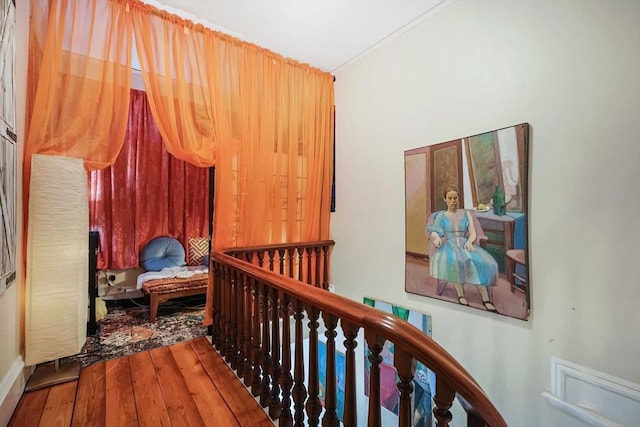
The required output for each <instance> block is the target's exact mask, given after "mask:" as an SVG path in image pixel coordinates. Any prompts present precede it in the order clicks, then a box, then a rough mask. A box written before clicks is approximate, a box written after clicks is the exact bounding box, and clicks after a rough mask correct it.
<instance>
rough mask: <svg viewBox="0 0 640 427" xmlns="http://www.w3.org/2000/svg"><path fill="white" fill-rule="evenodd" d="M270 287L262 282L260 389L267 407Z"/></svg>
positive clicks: (269, 391) (269, 357) (268, 389)
mask: <svg viewBox="0 0 640 427" xmlns="http://www.w3.org/2000/svg"><path fill="white" fill-rule="evenodd" d="M269 300H270V298H269V287H268V286H267V284H266V283H263V284H262V363H261V365H262V384H261V390H260V405H262V407H263V408H265V407H267V405H269V403H270V402H271V388H270V385H271V382H270V375H271V353H270V351H271V350H270V348H269V346H270V339H269V310H270V307H269V306H270V302H269Z"/></svg>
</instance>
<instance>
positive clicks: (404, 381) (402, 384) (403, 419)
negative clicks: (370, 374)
mask: <svg viewBox="0 0 640 427" xmlns="http://www.w3.org/2000/svg"><path fill="white" fill-rule="evenodd" d="M393 364H394V365H395V367H396V371H397V372H398V378H399V381H398V384H397V386H398V391H399V392H400V403H399V407H400V412H399V414H398V425H399V426H402V427H410V426H411V418H412V414H411V393H412V392H413V383H412V381H413V374H414V373H415V372H416V360H415V359H414V358H413V356H411V354H409V353H408V352H406V351H405V350H404V349H403V348H401V347H398V346H395V351H394V355H393Z"/></svg>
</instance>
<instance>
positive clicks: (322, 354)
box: [318, 341, 346, 422]
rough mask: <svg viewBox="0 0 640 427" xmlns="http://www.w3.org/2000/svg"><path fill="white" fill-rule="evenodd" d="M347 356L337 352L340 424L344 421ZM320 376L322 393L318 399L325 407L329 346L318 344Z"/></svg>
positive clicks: (337, 399)
mask: <svg viewBox="0 0 640 427" xmlns="http://www.w3.org/2000/svg"><path fill="white" fill-rule="evenodd" d="M345 362H346V360H345V355H344V353H342V352H340V351H337V350H336V387H337V392H336V401H337V402H336V403H337V404H336V412H337V413H338V419H339V420H340V422H342V421H344V420H343V417H344V386H345V377H344V373H345ZM318 376H319V377H320V378H319V380H320V391H319V393H318V397H319V398H320V403H322V406H324V401H325V390H326V388H327V344H325V343H324V342H322V341H319V342H318Z"/></svg>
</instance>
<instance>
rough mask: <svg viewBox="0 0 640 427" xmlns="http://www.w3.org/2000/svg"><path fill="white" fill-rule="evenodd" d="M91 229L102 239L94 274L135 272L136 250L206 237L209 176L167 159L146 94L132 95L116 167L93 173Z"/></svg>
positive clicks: (136, 91) (199, 170) (205, 170)
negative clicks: (161, 241)
mask: <svg viewBox="0 0 640 427" xmlns="http://www.w3.org/2000/svg"><path fill="white" fill-rule="evenodd" d="M90 182H91V187H90V188H91V190H90V197H89V226H90V228H91V230H96V231H98V232H99V233H100V249H99V251H98V269H101V270H103V269H107V268H108V269H127V268H136V267H138V266H139V253H140V249H141V248H142V247H143V246H144V245H145V244H146V243H147V242H148V241H149V240H151V239H152V238H154V237H157V236H171V237H175V238H176V239H178V240H179V241H180V242H182V244H183V246H184V247H185V249H187V248H188V239H189V237H205V236H208V235H209V222H208V219H209V170H208V169H207V168H199V167H196V166H193V165H191V164H189V163H186V162H184V161H182V160H178V159H176V158H175V157H173V156H171V155H170V154H169V153H168V152H167V150H166V147H165V144H164V142H163V140H162V137H161V136H160V132H159V131H158V127H157V126H156V123H155V121H154V120H153V116H152V115H151V109H150V108H149V103H148V101H147V97H146V94H145V93H144V92H142V91H139V90H132V91H131V103H130V105H129V121H128V125H127V133H126V135H125V143H124V146H123V147H122V150H121V151H120V155H119V156H118V158H117V159H116V161H115V163H114V164H113V165H111V166H110V167H108V168H106V169H101V170H97V171H92V172H91V180H90Z"/></svg>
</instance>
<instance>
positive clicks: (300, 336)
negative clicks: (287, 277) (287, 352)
mask: <svg viewBox="0 0 640 427" xmlns="http://www.w3.org/2000/svg"><path fill="white" fill-rule="evenodd" d="M295 307H296V312H295V314H294V316H293V318H294V319H295V320H296V330H295V334H296V338H295V339H296V341H295V361H294V365H295V366H294V372H293V377H294V386H293V402H294V405H293V408H294V409H295V414H294V420H295V425H296V427H302V426H304V401H305V400H306V399H307V387H306V386H305V385H304V331H303V329H302V328H303V325H302V320H303V319H304V312H303V309H304V307H303V304H302V302H301V301H300V300H297V299H296V302H295Z"/></svg>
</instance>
